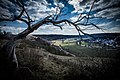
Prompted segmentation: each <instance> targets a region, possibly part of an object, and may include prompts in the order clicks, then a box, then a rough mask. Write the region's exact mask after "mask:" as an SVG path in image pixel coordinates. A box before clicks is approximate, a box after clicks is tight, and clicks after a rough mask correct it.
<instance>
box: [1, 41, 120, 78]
mask: <svg viewBox="0 0 120 80" xmlns="http://www.w3.org/2000/svg"><path fill="white" fill-rule="evenodd" d="M2 43H3V42H2ZM2 43H1V44H2ZM39 45H41V44H39ZM81 50H82V49H81ZM16 55H17V57H18V62H19V67H29V68H30V69H31V70H32V74H33V76H34V80H119V79H120V77H119V74H120V61H119V59H115V58H104V57H95V56H94V57H90V56H84V57H72V56H66V55H59V54H52V53H50V52H48V51H47V50H45V49H44V48H41V47H40V46H35V45H31V44H29V42H28V41H27V42H26V41H25V40H23V41H21V42H18V46H17V48H16Z"/></svg>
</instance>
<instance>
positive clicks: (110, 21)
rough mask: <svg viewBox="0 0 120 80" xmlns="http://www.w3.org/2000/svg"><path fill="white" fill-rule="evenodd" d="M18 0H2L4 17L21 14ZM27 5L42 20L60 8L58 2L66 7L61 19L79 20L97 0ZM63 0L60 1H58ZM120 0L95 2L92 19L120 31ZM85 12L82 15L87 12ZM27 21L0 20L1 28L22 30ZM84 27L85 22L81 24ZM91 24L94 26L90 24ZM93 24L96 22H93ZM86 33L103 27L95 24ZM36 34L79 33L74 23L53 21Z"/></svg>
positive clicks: (39, 0) (31, 0)
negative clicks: (16, 0)
mask: <svg viewBox="0 0 120 80" xmlns="http://www.w3.org/2000/svg"><path fill="white" fill-rule="evenodd" d="M14 1H15V0H0V19H2V18H5V19H8V18H11V19H12V18H14V15H16V16H18V14H19V12H18V11H17V9H18V6H17V5H16V4H15V3H14ZM23 1H24V3H25V8H26V10H27V12H28V13H29V15H30V17H31V18H32V19H33V20H35V21H36V22H37V21H40V20H42V19H43V18H45V17H46V16H48V15H49V14H54V13H55V12H56V5H57V3H58V4H59V6H60V7H64V9H63V13H62V14H63V16H61V17H59V18H58V20H62V19H68V20H71V21H75V20H77V18H78V16H79V15H80V13H84V15H85V14H87V13H88V12H89V10H90V7H91V4H92V2H93V0H23ZM58 1H59V2H58ZM119 4H120V0H95V5H94V6H93V8H92V11H91V13H90V14H91V15H90V16H93V17H102V18H93V19H90V20H89V22H91V23H94V24H96V25H97V26H99V27H101V28H103V29H105V30H104V32H106V33H113V32H117V33H118V32H119V33H120V5H119ZM84 15H82V16H84ZM26 27H27V25H26V24H25V23H23V22H21V21H14V22H5V21H4V22H3V21H2V22H0V29H2V30H6V31H8V32H12V33H19V32H21V31H23V30H24V29H26ZM80 27H81V29H83V28H85V26H80ZM88 27H90V26H88ZM91 27H92V26H91ZM84 32H86V33H90V34H91V33H103V31H101V30H98V29H96V28H94V27H92V28H91V29H89V30H84ZM33 34H65V35H68V34H69V35H74V34H78V33H77V31H76V29H75V28H74V27H73V26H69V25H63V30H61V29H60V28H59V27H56V26H53V25H43V26H41V27H40V28H39V29H38V30H36V31H34V32H33Z"/></svg>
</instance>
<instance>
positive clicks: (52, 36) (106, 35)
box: [34, 33, 120, 40]
mask: <svg viewBox="0 0 120 80" xmlns="http://www.w3.org/2000/svg"><path fill="white" fill-rule="evenodd" d="M91 35H92V36H94V37H95V38H103V39H107V38H109V39H114V38H116V37H118V36H120V33H98V34H91ZM34 36H37V37H42V38H44V39H47V40H57V39H67V38H79V37H80V36H79V35H57V34H50V35H34ZM82 37H83V38H89V37H90V36H88V35H82Z"/></svg>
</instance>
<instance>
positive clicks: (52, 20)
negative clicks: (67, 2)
mask: <svg viewBox="0 0 120 80" xmlns="http://www.w3.org/2000/svg"><path fill="white" fill-rule="evenodd" d="M94 3H95V0H94V1H93V3H92V5H91V7H90V10H89V12H88V14H86V13H80V14H79V16H78V19H77V20H76V21H70V20H67V19H63V20H59V19H58V18H59V17H60V16H64V15H66V14H63V9H64V7H62V8H61V7H60V5H59V4H57V8H56V13H55V14H54V15H49V16H46V17H45V18H43V19H42V20H41V21H38V22H37V23H35V24H31V23H32V22H34V20H32V19H31V18H30V15H29V14H28V12H27V10H26V8H25V4H24V3H23V2H22V0H16V2H15V4H16V5H17V6H18V7H19V10H18V11H19V12H20V14H19V15H18V16H16V15H14V18H9V19H4V18H3V19H0V21H16V20H20V21H22V22H25V23H26V24H27V28H26V29H25V30H24V31H22V32H20V33H19V34H17V35H16V36H12V34H11V35H8V34H6V33H5V32H4V33H3V34H2V35H3V38H5V39H9V41H8V42H7V44H5V45H4V46H3V48H2V50H1V51H2V52H3V53H7V55H6V56H7V57H9V58H10V59H11V62H15V64H16V65H15V66H14V67H17V65H18V62H17V58H16V54H15V51H14V50H15V45H16V44H15V42H16V41H17V40H19V39H23V38H25V37H26V36H27V35H28V34H30V33H32V32H33V31H34V30H37V29H38V28H39V27H40V26H42V25H43V24H52V25H54V26H58V27H60V29H62V26H61V25H60V24H61V23H62V24H65V25H69V26H73V27H74V28H75V29H76V30H77V31H78V33H79V35H81V33H82V34H85V35H89V34H87V33H85V32H84V31H83V30H82V29H81V28H80V26H89V25H91V26H94V27H96V28H97V29H101V28H99V27H98V26H96V25H95V24H94V23H90V22H89V20H90V19H93V18H95V17H92V16H91V15H90V13H91V11H92V8H93V6H94ZM83 14H86V15H85V16H82V15H83ZM23 16H24V17H23ZM82 20H85V22H84V23H82V22H81V21H82ZM88 28H90V27H87V28H85V30H86V29H88ZM89 36H91V35H89ZM91 37H93V36H91ZM81 39H82V38H81ZM8 55H9V56H8ZM11 57H12V58H11ZM7 65H9V64H7Z"/></svg>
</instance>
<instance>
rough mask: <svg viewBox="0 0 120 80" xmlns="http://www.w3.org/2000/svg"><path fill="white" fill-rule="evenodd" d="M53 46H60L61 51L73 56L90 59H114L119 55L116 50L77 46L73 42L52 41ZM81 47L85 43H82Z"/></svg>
mask: <svg viewBox="0 0 120 80" xmlns="http://www.w3.org/2000/svg"><path fill="white" fill-rule="evenodd" d="M53 42H54V45H58V46H61V47H62V48H63V49H65V50H67V51H69V52H71V53H72V54H75V55H77V56H82V57H83V56H90V57H116V55H117V54H118V53H119V50H118V49H111V48H88V47H85V46H80V45H77V44H76V42H75V41H72V40H65V41H64V42H62V41H61V40H54V41H53ZM81 44H82V45H85V44H87V43H85V42H82V43H81Z"/></svg>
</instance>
